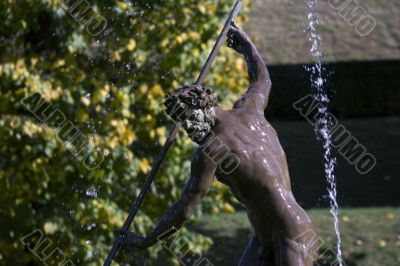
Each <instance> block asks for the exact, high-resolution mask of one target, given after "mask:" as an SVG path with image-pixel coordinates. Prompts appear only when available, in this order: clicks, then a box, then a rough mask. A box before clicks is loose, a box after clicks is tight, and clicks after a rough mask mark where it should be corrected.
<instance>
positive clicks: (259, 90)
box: [235, 39, 271, 111]
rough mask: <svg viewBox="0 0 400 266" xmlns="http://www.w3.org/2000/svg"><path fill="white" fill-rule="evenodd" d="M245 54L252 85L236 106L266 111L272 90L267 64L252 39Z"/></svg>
mask: <svg viewBox="0 0 400 266" xmlns="http://www.w3.org/2000/svg"><path fill="white" fill-rule="evenodd" d="M243 55H244V58H245V60H246V63H247V69H248V72H249V82H250V85H249V88H248V89H247V91H246V94H245V95H244V96H243V97H242V98H241V99H239V100H238V102H237V103H236V104H235V107H236V108H238V107H251V108H256V109H258V110H260V111H264V109H265V108H266V106H267V103H268V98H269V94H270V91H271V80H270V76H269V72H268V69H267V66H266V64H265V63H264V60H263V59H262V57H261V55H260V54H259V53H258V51H257V48H256V47H255V45H254V44H253V43H252V42H251V40H250V39H248V43H247V44H246V45H245V47H244V50H243Z"/></svg>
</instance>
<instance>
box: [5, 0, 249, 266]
mask: <svg viewBox="0 0 400 266" xmlns="http://www.w3.org/2000/svg"><path fill="white" fill-rule="evenodd" d="M76 3H78V4H76ZM74 4H76V6H73V5H74ZM248 4H249V3H247V2H246V3H245V6H246V7H248ZM232 5H233V1H228V0H222V1H221V0H208V1H195V0H174V1H163V0H155V1H87V2H86V1H72V0H69V1H60V0H24V1H16V0H6V1H1V3H0V18H1V21H2V22H1V26H0V50H1V51H2V53H1V54H0V91H1V95H0V97H1V105H0V183H1V188H2V192H1V193H0V201H1V205H0V224H1V227H0V253H1V255H0V264H2V265H23V264H28V263H33V262H38V260H39V259H38V258H37V257H35V254H33V253H34V252H31V251H30V250H29V248H27V246H26V245H25V244H24V241H21V239H23V237H24V236H27V235H29V234H31V233H32V232H35V230H39V231H40V232H43V234H44V236H45V237H46V238H48V239H50V240H51V241H52V247H53V249H54V248H56V247H57V248H59V249H60V250H61V251H62V253H63V255H65V257H66V258H68V259H70V260H71V261H72V262H73V263H75V264H76V265H99V264H100V263H101V262H103V260H104V258H105V256H106V254H107V252H108V250H109V248H110V247H111V245H112V241H113V240H114V233H113V230H115V229H117V228H119V227H121V226H122V224H123V221H124V220H125V218H126V215H127V211H128V210H129V207H130V205H131V203H132V202H133V201H134V200H135V199H136V195H138V193H139V190H140V187H141V184H142V183H143V181H144V179H145V176H146V174H147V173H148V172H149V170H150V168H151V165H152V163H153V161H154V160H155V158H156V155H157V154H158V152H159V150H160V148H161V145H162V144H163V143H164V141H165V138H166V136H167V134H168V129H167V128H168V127H169V126H170V125H171V124H172V121H170V120H168V119H167V117H166V116H165V114H164V113H163V105H162V102H163V99H164V97H165V95H166V94H168V93H172V92H173V91H175V90H176V89H177V88H179V87H180V86H182V85H184V84H190V83H193V82H194V80H195V78H196V77H197V75H198V73H199V71H200V69H201V67H202V64H203V63H204V62H205V59H206V57H207V55H208V53H209V52H210V49H211V47H212V45H213V44H214V42H215V39H216V37H217V36H218V33H219V31H220V29H221V27H222V25H223V22H224V20H225V18H226V17H227V15H228V13H229V12H230V9H231V7H232ZM72 7H74V8H72ZM242 14H243V12H242ZM92 18H93V20H91V19H92ZM103 19H104V20H103ZM238 20H239V22H244V20H245V18H244V16H243V15H242V16H241V17H239V18H238ZM96 23H98V24H96ZM246 75H247V73H246V69H245V64H244V61H243V60H242V59H241V58H240V57H239V56H238V55H234V54H233V52H232V51H231V50H229V49H228V48H226V47H224V48H222V49H221V51H220V53H219V56H218V57H217V59H216V61H215V63H214V65H213V67H212V71H211V73H209V75H208V78H207V80H206V83H205V85H206V86H209V87H212V88H214V89H215V91H216V93H217V95H218V97H219V99H220V100H221V105H222V107H229V106H230V105H231V104H232V100H233V99H235V97H238V96H239V94H240V93H241V92H242V90H244V89H245V86H246ZM29 97H31V98H29ZM32 97H36V98H32ZM24 99H25V100H24ZM37 101H42V102H45V103H46V104H50V105H51V108H52V112H51V114H53V115H55V114H56V113H57V114H58V116H57V117H58V118H60V117H63V119H64V120H63V123H64V122H65V123H68V124H69V125H70V126H71V128H73V130H75V132H79V135H80V136H81V137H82V139H84V140H85V151H86V152H87V153H90V152H93V154H92V155H91V156H94V157H96V156H97V158H100V160H98V161H96V158H92V157H87V158H86V159H85V158H82V156H80V155H79V154H78V153H79V152H77V150H76V148H77V147H76V146H74V143H72V142H73V140H72V139H65V138H63V137H61V136H62V135H63V134H64V133H65V134H67V133H66V130H65V127H64V131H63V130H62V129H60V128H59V127H58V126H59V125H58V124H57V123H60V121H59V120H58V121H50V119H49V116H47V117H38V116H37V114H35V112H33V111H32V110H31V109H30V107H32V106H34V105H35V103H37ZM46 106H47V105H46ZM48 110H50V109H47V111H48ZM36 111H40V112H41V114H45V110H41V109H40V108H39V109H38V110H36ZM54 112H56V113H54ZM61 114H62V115H61ZM41 118H42V119H41ZM53 118H54V116H53ZM74 136H75V135H74ZM194 147H195V146H194V145H193V144H192V143H191V141H190V139H189V138H188V137H187V136H186V135H185V134H184V133H183V132H180V134H179V136H178V138H177V141H176V144H175V145H174V146H173V147H172V148H171V150H170V152H169V154H168V156H167V158H166V160H165V162H164V164H163V166H162V168H161V169H160V171H159V173H158V175H157V177H156V179H155V183H154V184H153V186H152V187H151V191H150V193H149V194H148V195H147V196H146V198H145V200H144V203H143V205H142V208H141V210H140V211H139V214H138V216H137V217H136V219H135V221H134V224H133V225H132V227H131V230H132V231H134V232H136V233H138V234H140V235H145V234H146V232H148V231H149V230H150V229H151V228H152V227H153V226H154V223H155V222H156V221H157V219H158V218H159V217H160V216H161V215H162V213H163V212H164V211H165V210H166V209H167V208H168V207H169V206H171V204H172V203H173V202H175V201H176V200H177V199H178V198H179V196H180V193H181V190H182V189H183V186H184V184H185V182H186V181H187V180H188V177H189V173H190V159H191V154H192V152H193V148H194ZM85 160H86V161H85ZM88 165H89V166H90V167H88ZM229 198H230V194H229V193H228V190H227V188H226V187H224V186H222V185H219V184H216V185H215V186H214V188H213V189H212V191H211V192H210V193H209V195H208V196H207V198H206V199H204V200H203V202H202V205H201V207H200V208H198V214H201V213H202V212H211V213H217V212H219V211H227V212H231V211H234V209H233V207H232V206H231V205H230V204H229V203H228V199H229ZM180 233H181V234H182V233H183V234H185V235H187V237H188V238H189V239H190V244H191V245H193V247H194V249H198V250H200V251H201V250H203V249H205V248H207V247H209V246H210V244H211V243H212V241H211V239H209V238H207V237H204V236H201V235H200V234H198V233H193V232H189V231H188V230H187V229H183V230H181V232H180ZM162 250H163V247H162V246H161V245H156V246H154V247H152V248H150V249H148V250H147V254H146V256H147V257H148V258H149V259H155V258H156V257H157V256H158V255H159V253H160V252H164V251H162ZM166 254H167V253H166ZM125 255H126V256H129V254H125ZM168 257H169V258H171V255H169V256H168ZM117 259H118V261H120V262H122V261H124V260H126V261H130V263H131V264H132V259H130V258H129V257H128V258H125V257H124V256H123V255H121V254H120V255H119V256H118V258H117ZM172 259H173V260H175V262H176V258H175V259H174V258H172Z"/></svg>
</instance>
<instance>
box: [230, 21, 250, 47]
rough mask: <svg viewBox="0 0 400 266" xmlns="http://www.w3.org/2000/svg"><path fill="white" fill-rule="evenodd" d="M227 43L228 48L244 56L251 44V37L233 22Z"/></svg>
mask: <svg viewBox="0 0 400 266" xmlns="http://www.w3.org/2000/svg"><path fill="white" fill-rule="evenodd" d="M226 42H227V45H228V47H231V48H232V49H234V50H235V51H236V52H238V53H240V54H243V53H244V52H245V50H246V48H247V47H248V46H249V45H250V44H251V40H250V38H249V36H248V35H247V34H246V33H245V32H244V31H243V30H242V29H241V28H240V27H239V25H238V24H237V23H236V22H232V25H231V27H230V29H229V32H228V38H227V41H226Z"/></svg>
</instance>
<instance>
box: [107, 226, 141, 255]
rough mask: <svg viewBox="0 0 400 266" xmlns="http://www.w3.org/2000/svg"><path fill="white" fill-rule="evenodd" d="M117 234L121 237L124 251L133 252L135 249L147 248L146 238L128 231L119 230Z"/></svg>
mask: <svg viewBox="0 0 400 266" xmlns="http://www.w3.org/2000/svg"><path fill="white" fill-rule="evenodd" d="M115 233H116V234H117V235H119V236H120V237H121V239H120V240H121V248H122V249H124V250H128V251H132V250H133V249H135V248H139V249H143V248H146V247H147V245H146V238H145V237H142V236H139V235H137V234H135V233H132V232H130V231H128V230H124V229H119V230H116V231H115Z"/></svg>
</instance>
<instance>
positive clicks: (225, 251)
mask: <svg viewBox="0 0 400 266" xmlns="http://www.w3.org/2000/svg"><path fill="white" fill-rule="evenodd" d="M308 213H309V214H310V215H311V218H312V220H313V221H314V224H315V225H316V227H317V230H318V234H319V236H320V237H321V239H322V241H323V243H324V244H323V246H322V247H321V249H320V252H321V251H322V252H323V251H327V250H329V249H331V250H333V251H334V250H335V243H336V240H335V239H336V238H335V233H334V231H333V225H332V218H331V216H330V213H329V210H327V209H313V210H309V211H308ZM340 221H341V232H342V238H343V254H344V259H345V262H346V264H347V265H348V266H352V265H360V266H361V265H362V266H398V265H400V208H357V209H341V211H340ZM193 227H194V228H195V230H196V231H199V232H202V233H204V234H205V235H208V236H210V237H212V239H213V241H214V245H213V246H212V247H211V248H210V250H209V251H208V253H207V254H205V256H206V257H207V258H208V259H209V261H210V262H211V263H213V264H214V265H237V262H238V260H239V258H240V256H241V253H242V251H243V250H244V248H245V246H246V244H247V242H248V241H249V238H250V234H251V231H250V227H249V223H248V221H247V217H246V214H245V213H243V212H238V213H236V214H219V215H216V216H203V217H202V218H200V219H199V220H198V221H197V222H196V224H195V225H194V226H193ZM327 254H329V253H327ZM327 257H329V256H323V258H322V259H320V260H319V265H321V266H322V265H330V264H329V263H327V262H323V260H325V259H326V258H327ZM328 260H329V259H328Z"/></svg>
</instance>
